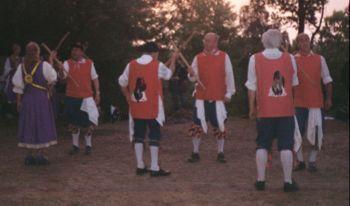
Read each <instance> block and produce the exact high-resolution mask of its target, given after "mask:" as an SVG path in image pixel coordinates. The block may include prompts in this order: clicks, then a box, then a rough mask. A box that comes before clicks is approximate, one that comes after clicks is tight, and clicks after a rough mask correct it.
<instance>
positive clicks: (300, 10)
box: [297, 0, 305, 34]
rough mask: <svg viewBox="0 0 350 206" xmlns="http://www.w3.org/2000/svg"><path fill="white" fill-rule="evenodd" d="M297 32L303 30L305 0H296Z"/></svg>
mask: <svg viewBox="0 0 350 206" xmlns="http://www.w3.org/2000/svg"><path fill="white" fill-rule="evenodd" d="M297 15H298V33H299V34H300V33H303V32H304V31H305V0H298V13H297Z"/></svg>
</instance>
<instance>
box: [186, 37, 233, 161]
mask: <svg viewBox="0 0 350 206" xmlns="http://www.w3.org/2000/svg"><path fill="white" fill-rule="evenodd" d="M218 41H219V36H218V35H217V34H215V33H207V34H206V35H205V36H204V39H203V46H204V50H203V51H202V52H201V53H199V54H197V55H196V56H195V58H194V59H193V62H192V69H191V70H190V73H189V79H190V81H192V82H196V81H197V84H196V87H195V91H194V97H195V106H194V115H193V124H192V127H191V128H190V130H189V136H190V137H191V138H192V144H193V151H192V154H191V157H190V158H189V159H188V162H191V163H195V162H198V161H199V160H200V156H199V146H200V142H201V134H202V133H203V132H204V133H207V131H208V126H207V121H209V122H210V124H211V125H212V127H213V134H214V136H215V137H216V138H217V147H218V148H217V161H218V162H220V163H225V162H226V159H225V156H224V141H225V138H226V136H227V135H226V128H225V121H226V119H227V112H226V108H225V103H229V102H230V101H231V97H232V95H233V94H234V93H235V92H236V88H235V82H234V77H233V70H232V64H231V61H230V57H229V56H228V55H227V54H226V53H225V52H223V51H221V50H219V49H218Z"/></svg>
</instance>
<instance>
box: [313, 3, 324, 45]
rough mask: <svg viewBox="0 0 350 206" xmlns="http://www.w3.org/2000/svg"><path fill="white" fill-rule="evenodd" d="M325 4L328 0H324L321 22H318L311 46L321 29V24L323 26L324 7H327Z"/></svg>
mask: <svg viewBox="0 0 350 206" xmlns="http://www.w3.org/2000/svg"><path fill="white" fill-rule="evenodd" d="M325 4H326V1H325V0H323V1H322V8H321V17H320V23H319V24H318V26H317V27H316V31H315V32H314V33H313V34H312V37H311V47H312V46H313V44H314V41H315V37H316V34H317V33H318V32H319V31H320V29H321V26H322V21H323V16H324V7H325Z"/></svg>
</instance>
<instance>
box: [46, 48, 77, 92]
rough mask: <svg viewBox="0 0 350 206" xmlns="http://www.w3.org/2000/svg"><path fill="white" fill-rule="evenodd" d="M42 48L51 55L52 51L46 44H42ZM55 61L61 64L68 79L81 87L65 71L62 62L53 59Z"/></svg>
mask: <svg viewBox="0 0 350 206" xmlns="http://www.w3.org/2000/svg"><path fill="white" fill-rule="evenodd" d="M41 46H42V47H43V48H44V49H45V50H46V51H47V52H48V53H49V54H50V55H51V54H52V51H51V49H50V48H49V47H48V46H47V45H46V44H45V43H41ZM53 60H54V61H56V63H58V64H60V66H61V67H62V68H63V73H65V75H67V77H68V78H70V79H71V80H72V81H73V83H74V84H75V85H76V86H77V87H80V85H79V84H78V82H77V81H76V80H75V79H74V78H73V77H72V76H71V75H70V74H69V73H68V72H67V71H66V70H65V69H64V67H63V65H62V63H61V62H60V60H58V59H57V57H54V59H53Z"/></svg>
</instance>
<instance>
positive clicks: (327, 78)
mask: <svg viewBox="0 0 350 206" xmlns="http://www.w3.org/2000/svg"><path fill="white" fill-rule="evenodd" d="M322 81H323V84H324V85H326V84H328V83H331V82H333V79H332V77H326V78H324V79H322Z"/></svg>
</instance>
